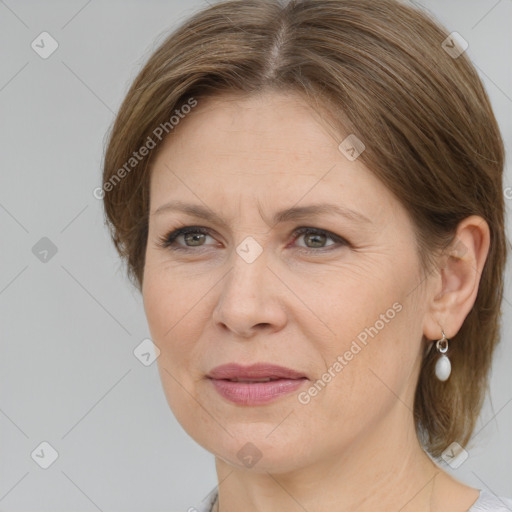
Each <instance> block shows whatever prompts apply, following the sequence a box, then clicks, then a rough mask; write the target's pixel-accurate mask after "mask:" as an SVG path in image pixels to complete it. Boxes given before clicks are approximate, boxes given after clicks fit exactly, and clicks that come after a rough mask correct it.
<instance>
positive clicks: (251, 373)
mask: <svg viewBox="0 0 512 512" xmlns="http://www.w3.org/2000/svg"><path fill="white" fill-rule="evenodd" d="M207 377H209V378H210V379H264V378H271V379H301V378H306V376H305V375H304V374H303V373H300V372H297V371H295V370H292V369H290V368H285V367H284V366H277V365H275V364H270V363H256V364H252V365H250V366H243V365H240V364H237V363H228V364H223V365H221V366H216V367H215V368H213V370H211V371H210V372H209V373H208V375H207Z"/></svg>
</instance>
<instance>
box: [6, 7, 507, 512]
mask: <svg viewBox="0 0 512 512" xmlns="http://www.w3.org/2000/svg"><path fill="white" fill-rule="evenodd" d="M422 4H423V5H424V6H425V7H426V8H427V9H428V10H430V11H431V12H433V13H434V14H435V15H436V16H437V17H438V18H439V19H440V20H441V21H442V22H444V23H445V25H446V26H447V28H448V30H449V31H450V32H451V31H457V32H459V33H460V34H461V35H462V36H463V37H464V38H465V39H466V40H467V41H468V42H469V49H468V50H467V51H468V53H469V55H470V57H471V58H472V59H473V62H474V63H475V64H476V66H477V69H478V71H479V73H480V75H481V77H482V78H483V81H484V83H485V86H486V88H487V90H488V92H489V94H490V97H491V100H492V103H493V106H494V109H495V112H496V116H497V118H498V121H499V123H500V126H501V128H502V131H503V136H504V139H505V143H506V145H507V150H508V151H510V149H511V144H510V143H511V135H512V125H511V123H512V115H511V114H512V99H511V97H512V64H511V63H512V59H510V55H512V38H511V30H510V29H511V26H510V20H512V1H511V0H499V1H496V0H493V1H483V0H482V1H475V0H474V1H462V0H458V1H450V2H447V1H443V0H429V1H427V0H423V2H422ZM205 5H206V3H205V1H203V0H194V1H187V2H185V1H184V0H167V1H157V0H152V1H146V2H142V1H140V2H136V1H133V0H132V1H124V2H121V1H119V0H118V1H108V2H105V1H104V2H100V1H97V0H96V1H89V2H87V1H84V0H80V1H48V2H36V1H31V2H29V1H14V0H9V1H0V54H1V62H2V65H1V68H0V119H1V123H0V141H1V144H2V151H1V163H0V166H1V187H0V227H1V234H2V237H1V252H0V254H1V265H0V315H1V316H0V325H1V330H0V333H1V357H0V379H1V380H0V429H1V430H0V432H1V436H0V447H1V452H0V460H1V462H0V510H3V511H8V510H9V511H22V510H23V511H27V510H37V511H43V510H45V511H46V510H48V511H50V510H51V511H54V512H57V511H64V510H73V511H95V510H102V511H111V510H118V511H121V510H123V511H128V510H130V511H132V510H133V511H135V510H145V511H156V510H166V511H176V510H186V509H187V508H188V507H190V506H192V505H194V504H198V503H199V502H200V500H201V499H202V498H203V496H205V495H206V493H207V492H209V491H210V490H211V489H212V488H213V487H214V486H215V485H216V476H215V470H214V463H213V456H212V455H211V454H209V453H208V452H206V451H205V450H203V449H202V448H201V447H199V446H198V445H196V444H195V442H194V441H192V440H191V439H190V438H189V437H188V436H187V434H186V433H185V432H184V431H183V429H182V428H181V427H180V426H179V425H178V423H177V422H176V420H175V419H174V417H173V415H172V413H171V412H170V410H169V408H168V406H167V402H166V400H165V397H164V394H163V391H162V388H161V384H160V379H159V376H158V372H157V368H156V363H154V364H153V365H151V366H148V367H146V366H144V365H143V364H142V363H141V362H140V361H139V360H138V359H137V358H136V357H135V356H134V354H133V350H134V348H135V347H136V346H137V345H138V344H139V343H140V342H141V341H142V340H143V339H145V338H147V337H149V330H148V327H147V324H146V319H145V316H144V311H143V305H142V300H141V297H140V296H139V294H138V292H137V291H136V290H134V289H133V288H132V287H131V286H130V285H129V284H128V281H127V279H126V278H125V277H124V274H123V268H122V267H121V265H120V262H119V260H118V257H117V254H116V253H115V251H114V249H113V247H112V245H111V243H110V241H109V238H108V235H107V231H106V228H105V227H104V226H103V212H102V205H101V202H100V201H99V200H97V199H95V197H94V196H93V193H92V191H93V190H94V188H96V187H97V186H99V185H100V184H101V178H100V172H101V161H102V155H103V146H104V140H105V133H106V131H107V129H108V128H109V126H110V124H111V122H112V120H113V118H114V113H115V112H116V111H117V109H118V108H119V105H120V102H121V101H122V98H123V96H124V94H125V93H126V92H127V90H128V87H129V85H130V83H131V81H132V80H133V79H134V77H135V76H136V74H137V72H138V71H139V69H140V67H141V65H142V64H143V63H144V62H145V60H146V59H147V57H148V56H149V54H150V53H151V51H152V50H153V49H154V48H155V47H156V46H157V44H158V43H159V42H160V41H161V40H162V39H163V38H164V37H165V36H166V35H167V34H168V32H169V31H170V30H171V29H172V28H173V27H174V26H175V25H176V24H177V23H178V22H180V21H181V20H182V19H184V18H186V17H188V16H189V15H190V14H191V13H192V12H195V11H196V10H197V9H198V8H201V7H203V6H205ZM43 31H47V32H49V33H50V34H51V35H52V37H53V38H55V39H56V40H57V41H58V44H59V47H58V49H57V50H56V51H55V53H53V54H52V55H51V56H50V57H49V58H48V59H42V58H40V57H39V56H38V54H36V53H35V51H33V49H32V48H31V42H32V41H33V40H34V39H35V38H36V37H37V36H38V35H39V34H40V33H41V32H43ZM510 185H512V179H511V175H510V167H509V168H508V169H507V174H506V177H505V186H510ZM508 197H512V194H508ZM507 208H508V209H509V211H508V215H509V216H510V200H508V202H507ZM509 218H510V217H509ZM507 222H509V223H510V221H509V220H507ZM508 230H509V233H510V228H509V227H508ZM509 236H510V235H509ZM42 237H48V238H49V239H50V240H51V241H52V243H53V244H54V245H55V246H56V248H57V253H56V254H55V255H54V256H53V257H51V258H50V255H51V253H50V254H49V255H48V261H47V262H46V263H44V262H42V261H40V260H39V259H38V258H37V257H36V255H35V254H34V253H33V252H32V248H33V246H34V245H35V244H36V243H38V241H39V240H40V239H41V238H42ZM40 243H44V242H40ZM509 276H510V273H509V272H508V271H507V290H506V301H505V303H504V319H503V322H504V323H503V343H502V345H501V347H500V348H499V349H498V351H497V354H496V359H495V365H494V369H493V374H492V393H491V397H492V403H491V402H489V401H488V402H487V403H486V406H485V410H484V412H483V414H482V417H481V420H480V421H479V426H478V428H477V434H476V436H475V437H474V441H473V442H472V444H471V445H470V447H469V450H468V452H469V458H468V459H467V460H466V462H464V463H463V464H462V465H461V466H460V467H459V468H458V469H451V468H449V467H448V470H449V471H450V472H451V473H452V474H454V475H455V476H456V477H457V478H459V479H461V480H463V481H465V482H467V483H468V484H470V485H472V486H474V487H477V488H484V489H488V490H489V491H491V492H494V493H496V494H499V495H506V496H512V463H511V458H512V443H511V440H510V433H511V432H512V403H511V402H512V386H511V385H510V384H511V377H510V362H511V361H512V344H511V342H510V336H509V335H508V332H509V330H510V322H511V318H512V305H511V302H509V300H510V301H512V294H511V288H510V277H509ZM42 441H47V442H49V443H50V444H51V445H52V446H53V447H54V448H55V450H57V452H58V454H59V457H58V459H57V460H56V461H55V462H54V463H53V464H52V465H51V466H50V467H49V468H48V469H42V468H41V467H39V465H38V464H36V462H35V461H34V460H33V459H32V458H31V453H32V452H33V451H34V450H35V449H36V448H37V447H38V446H39V444H40V443H41V442H42ZM46 454H48V452H46ZM45 456H46V455H45ZM443 464H444V463H443ZM444 466H445V467H446V465H444Z"/></svg>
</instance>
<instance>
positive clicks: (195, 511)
mask: <svg viewBox="0 0 512 512" xmlns="http://www.w3.org/2000/svg"><path fill="white" fill-rule="evenodd" d="M216 498H217V491H216V490H214V491H213V492H211V493H210V494H208V496H206V498H204V499H203V500H202V501H201V502H199V503H198V504H196V506H195V507H189V508H188V509H187V510H186V512H211V510H212V507H213V504H214V503H215V499H216ZM471 512H473V511H471Z"/></svg>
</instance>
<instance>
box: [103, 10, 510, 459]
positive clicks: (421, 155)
mask: <svg viewBox="0 0 512 512" xmlns="http://www.w3.org/2000/svg"><path fill="white" fill-rule="evenodd" d="M447 37H448V33H447V32H446V31H445V30H444V29H443V28H442V27H441V26H440V25H439V24H438V23H437V22H435V21H434V20H433V19H431V18H430V16H428V15H427V14H426V13H424V12H421V11H418V10H416V9H414V8H412V7H411V6H408V5H405V4H401V3H399V2H398V1H393V0H379V1H378V2H376V1H374V0H302V1H301V0H291V1H289V2H288V3H282V2H279V1H278V0H231V1H225V2H221V3H218V4H215V5H213V6H211V7H208V8H206V9H205V10H202V11H201V12H198V13H196V14H195V15H194V16H192V17H191V18H189V19H188V20H187V21H186V22H185V23H183V24H182V25H181V26H180V27H178V29H177V30H175V31H174V32H173V33H172V34H171V35H170V36H169V37H168V38H167V39H166V40H165V41H164V42H163V43H162V44H161V45H160V46H159V48H158V49H157V50H156V51H155V52H154V53H153V54H152V55H151V57H150V58H149V60H148V61H147V63H146V64H145V66H144V68H143V69H142V71H141V72H140V73H139V75H138V76H137V77H136V79H135V81H134V83H133V84H132V86H131V88H130V90H129V91H128V94H127V96H126V98H125V100H124V102H123V104H122V106H121V108H120V111H119V113H118V115H117V118H116V120H115V123H114V125H113V127H112V130H111V133H110V138H109V141H108V146H107V148H106V153H105V161H104V170H103V183H104V186H103V189H104V207H105V212H106V218H107V223H108V226H109V229H110V233H111V236H112V240H113V242H114V244H115V247H116V249H117V250H118V252H119V254H120V256H121V258H122V259H124V260H126V262H127V267H128V275H129V277H130V279H131V280H132V282H134V283H135V284H136V286H137V288H138V289H139V290H141V289H142V280H143V271H144V256H145V251H146V243H147V233H148V215H149V177H150V164H151V162H152V159H153V158H154V156H155V155H156V153H157V151H156V150H155V151H151V150H150V151H147V152H146V151H145V152H144V153H146V154H145V156H143V157H142V156H140V155H138V158H137V161H136V162H135V161H132V160H130V159H131V158H133V152H134V151H137V150H138V149H139V148H142V147H143V146H145V145H146V147H149V145H150V142H149V141H150V140H151V141H152V142H153V144H155V140H154V139H155V138H158V137H156V135H155V134H156V133H160V132H161V131H162V129H160V132H157V127H165V132H166V133H168V132H170V130H171V127H170V123H169V119H170V118H171V116H172V115H173V114H174V113H176V114H178V113H180V117H182V116H181V112H182V111H181V108H182V107H180V106H182V105H185V104H187V103H189V104H190V100H191V98H193V99H194V101H200V99H201V98H205V97H208V96H213V95H215V94H219V93H222V92H240V93H243V94H251V93H257V92H260V91H263V90H268V89H274V90H280V91H284V92H286V91H299V92H301V93H302V94H304V96H305V97H306V98H308V100H309V101H311V102H312V103H313V104H315V107H316V108H317V109H320V106H323V107H327V106H328V109H329V112H330V114H331V118H332V120H333V121H334V123H336V124H337V126H338V128H339V133H343V132H344V133H345V134H348V133H353V134H356V136H357V137H358V138H359V139H361V140H362V141H363V142H364V144H365V145H366V150H365V151H364V152H363V153H362V154H361V156H360V158H361V159H362V161H363V162H364V163H365V165H366V166H367V167H368V168H369V169H370V170H371V171H372V172H373V173H374V174H375V175H376V176H377V177H378V178H379V179H380V180H382V182H383V183H384V184H385V185H386V186H387V187H388V188H389V189H390V190H391V191H392V192H393V193H394V194H395V196H396V197H397V199H398V200H399V201H400V202H401V203H402V205H403V206H404V207H405V208H406V209H407V211H408V212H409V214H410V216H411V219H412V220H413V222H414V224H415V226H416V228H417V244H418V254H419V257H420V259H421V262H422V267H423V269H424V270H425V271H426V272H427V271H429V270H431V269H432V268H433V265H434V263H433V262H434V261H435V260H434V259H433V258H432V256H433V255H434V254H435V253H436V251H438V250H442V249H444V248H446V247H448V245H449V244H450V243H451V242H452V241H453V240H454V234H455V230H456V227H457V225H458V224H459V222H460V221H461V220H463V219H464V218H466V217H467V216H469V215H473V214H475V215H480V216H482V217H483V218H484V219H485V220H486V221H487V223H488V225H489V227H490V234H491V245H490V251H489V254H488V257H487V261H486V263H485V266H484V268H483V271H482V274H481V279H480V287H479V291H478V295H477V298H476V302H475V304H474V306H473V308H472V310H471V311H470V313H469V314H468V316H467V318H466V319H465V321H464V323H463V325H462V327H461V329H460V331H459V332H458V333H457V335H456V336H454V337H453V339H452V341H453V343H451V344H450V359H451V360H452V364H453V371H452V375H451V377H450V379H449V380H448V381H446V382H440V381H438V380H437V379H436V378H435V377H434V376H433V364H434V362H435V351H434V350H432V351H431V352H430V353H429V354H428V355H427V356H425V359H424V361H423V366H422V369H421V373H420V377H419V382H418V386H417V389H416V396H415V405H414V416H415V421H416V428H417V432H418V435H419V437H420V439H421V441H422V443H423V445H424V447H425V448H426V449H427V450H428V451H429V452H430V453H431V455H433V456H439V455H440V454H441V452H442V451H443V450H444V449H445V448H446V447H447V446H448V445H449V444H450V443H451V442H453V441H457V442H458V443H459V444H460V445H462V446H466V444H467V442H468V441H469V439H470V436H471V434H472V432H473V430H474V427H475V423H476V419H477V417H478V414H479V412H480V409H481V407H482V403H483V399H484V398H485V392H486V391H487V390H488V374H489V369H490V365H491V361H492V354H493V350H494V348H495V345H496V343H497V342H498V340H499V329H500V315H501V312H500V307H501V301H502V295H503V270H504V265H505V260H506V253H507V246H506V237H505V232H504V199H503V193H502V171H503V160H504V147H503V142H502V139H501V135H500V132H499V129H498V126H497V123H496V120H495V117H494V115H493V112H492V110H491V106H490V102H489V99H488V97H487V94H486V92H485V90H484V88H483V86H482V83H481V81H480V79H479V77H478V75H477V73H476V71H475V69H474V67H473V66H472V64H471V63H470V61H469V59H468V58H467V57H466V54H464V53H463V54H462V55H460V56H458V57H455V56H453V55H450V54H449V52H447V51H446V50H445V48H446V47H445V45H443V46H444V47H443V46H442V43H443V41H445V39H446V38H447ZM449 41H450V42H451V40H449ZM449 46H453V43H450V45H449ZM183 112H185V110H183ZM166 123H167V124H166ZM339 140H340V141H341V140H342V139H341V138H340V139H339ZM158 142H159V141H158ZM157 145H158V144H157ZM142 153H143V152H142V151H141V155H142ZM129 161H130V162H131V164H130V166H131V167H132V168H133V169H127V165H126V164H127V162H129ZM132 164H133V165H132ZM122 169H124V172H121V171H122ZM128 173H129V175H128V176H126V174H128Z"/></svg>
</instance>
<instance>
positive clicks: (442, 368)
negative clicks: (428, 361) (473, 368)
mask: <svg viewBox="0 0 512 512" xmlns="http://www.w3.org/2000/svg"><path fill="white" fill-rule="evenodd" d="M441 333H442V334H443V337H442V338H441V339H440V340H437V342H436V349H437V351H438V352H439V353H440V354H441V357H440V358H439V359H438V360H437V362H436V377H437V378H438V379H439V380H440V381H442V382H444V381H445V380H448V377H449V376H450V373H452V364H451V363H450V360H449V359H448V357H447V356H446V355H445V354H446V352H447V351H448V339H447V338H446V335H445V334H444V331H443V330H441Z"/></svg>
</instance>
